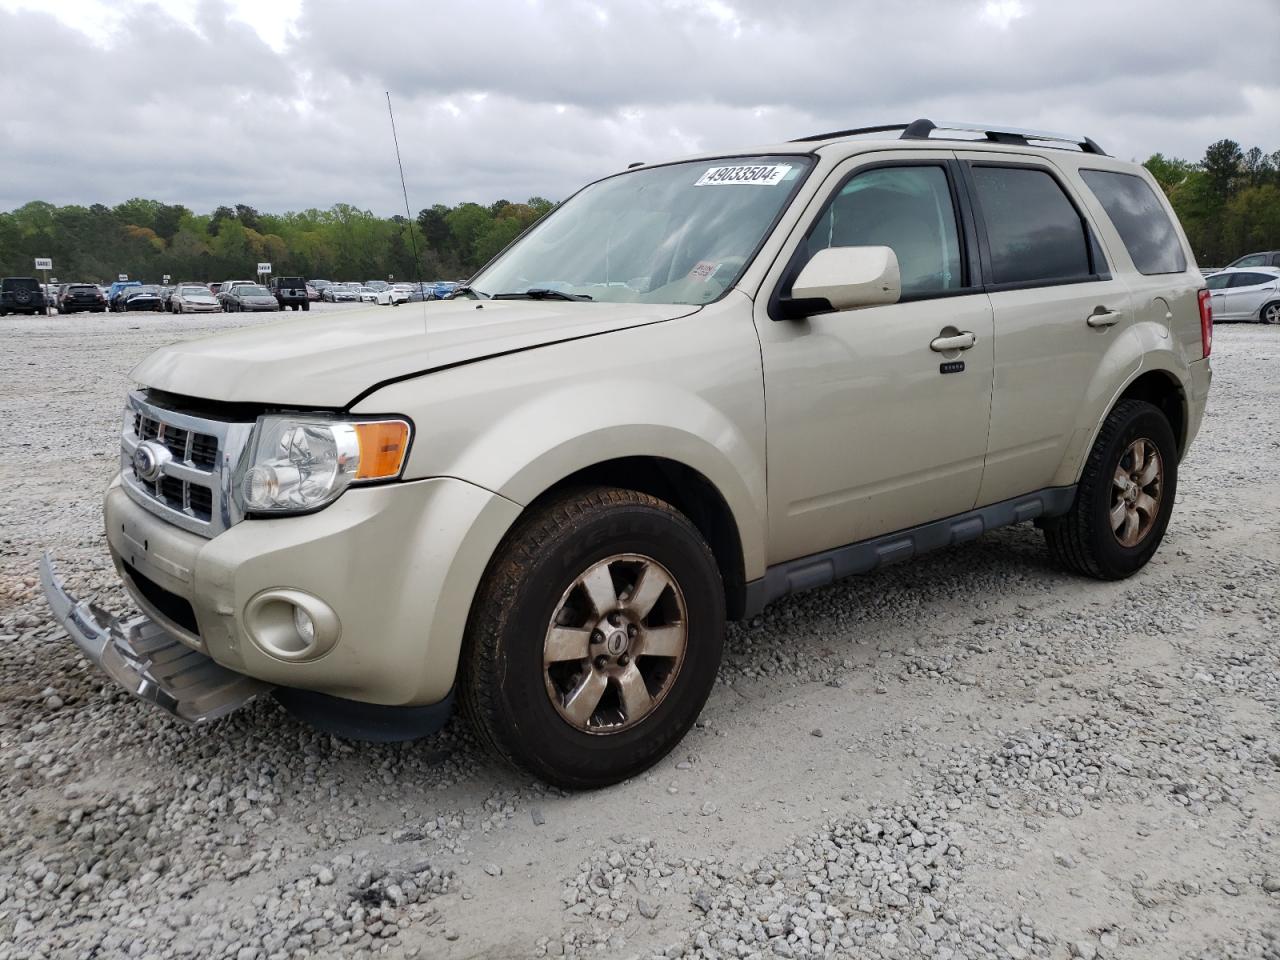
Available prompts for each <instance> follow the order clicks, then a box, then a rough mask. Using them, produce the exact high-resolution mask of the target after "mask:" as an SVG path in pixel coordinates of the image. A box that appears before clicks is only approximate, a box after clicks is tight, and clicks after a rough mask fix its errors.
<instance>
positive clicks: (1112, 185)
mask: <svg viewBox="0 0 1280 960" xmlns="http://www.w3.org/2000/svg"><path fill="white" fill-rule="evenodd" d="M1080 176H1081V177H1082V178H1083V180H1084V182H1085V184H1086V186H1088V188H1089V189H1090V190H1092V191H1093V195H1094V196H1095V197H1097V198H1098V202H1099V203H1100V204H1102V209H1104V210H1105V211H1107V216H1108V217H1110V218H1111V223H1112V224H1113V225H1114V226H1115V228H1116V233H1118V234H1120V239H1121V240H1122V241H1124V246H1125V249H1126V250H1128V251H1129V256H1130V258H1131V259H1132V260H1133V265H1134V266H1135V267H1137V269H1138V272H1139V273H1141V274H1145V275H1146V276H1152V275H1154V274H1160V273H1182V272H1183V271H1185V270H1186V269H1187V257H1186V254H1184V253H1183V252H1182V244H1181V243H1180V242H1179V241H1178V234H1177V231H1176V230H1174V227H1173V222H1172V221H1171V220H1170V219H1169V215H1168V214H1167V213H1165V210H1164V206H1163V204H1161V203H1160V199H1159V198H1158V197H1157V196H1156V195H1155V191H1153V190H1152V189H1151V185H1150V184H1149V183H1147V181H1145V180H1143V179H1142V178H1141V177H1139V176H1136V175H1134V174H1132V173H1117V172H1115V171H1112V170H1081V171H1080Z"/></svg>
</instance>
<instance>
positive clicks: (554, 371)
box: [356, 296, 767, 579]
mask: <svg viewBox="0 0 1280 960" xmlns="http://www.w3.org/2000/svg"><path fill="white" fill-rule="evenodd" d="M744 303H745V298H739V297H736V296H731V297H728V298H726V299H725V300H724V301H721V302H719V303H717V304H713V305H712V306H711V307H708V308H706V309H704V310H702V311H700V312H699V313H698V314H696V315H694V316H690V317H683V318H679V319H676V320H671V321H667V322H663V323H656V324H652V325H649V326H646V327H640V328H633V329H628V330H621V331H616V332H613V333H609V334H606V335H602V336H597V337H587V338H583V339H581V340H575V341H571V342H567V343H560V344H555V345H550V346H547V347H543V348H538V349H534V350H527V351H523V352H520V353H514V354H510V355H507V356H502V357H493V358H490V359H487V360H483V361H480V362H477V363H474V364H468V365H466V366H461V367H457V368H453V369H447V370H441V371H437V372H435V373H432V374H429V375H427V376H424V377H422V378H419V379H416V380H412V381H406V382H403V383H398V384H391V385H389V386H387V387H385V388H383V389H382V390H379V391H377V392H376V393H374V394H373V395H371V396H370V397H368V398H367V399H366V400H364V401H362V402H361V403H360V404H359V406H358V408H357V411H356V412H362V411H365V410H367V411H374V410H377V411H382V412H387V411H394V412H398V413H404V414H407V415H409V416H410V417H412V418H413V421H414V423H415V424H416V425H417V429H418V436H417V437H415V439H414V443H413V450H412V451H411V453H410V457H409V463H408V464H407V466H406V477H407V478H417V477H430V476H451V477H458V478H460V479H462V478H465V479H466V480H467V481H468V482H470V483H474V484H477V485H479V486H482V487H484V488H486V489H488V490H491V491H493V492H494V493H499V494H501V495H502V496H504V497H506V498H507V499H510V500H513V501H515V502H516V503H519V504H521V505H528V504H529V503H530V502H532V501H533V500H534V499H536V498H537V497H538V496H539V495H540V494H541V493H543V492H544V491H546V490H547V489H549V488H550V487H552V486H554V485H555V484H556V483H557V482H559V481H561V480H563V479H564V478H565V477H568V476H570V475H572V474H574V473H576V472H578V471H579V470H582V469H584V468H586V467H590V466H592V465H594V464H598V463H602V462H604V461H608V460H614V459H618V458H623V457H653V458H660V459H663V460H670V461H676V462H678V463H680V464H683V465H684V466H686V467H689V468H691V469H693V470H696V471H697V472H698V473H700V474H702V475H703V476H704V477H706V478H707V480H708V481H710V482H711V483H712V484H713V485H714V486H715V487H716V489H717V490H718V491H719V492H720V495H721V496H722V497H723V498H724V500H725V503H726V504H727V505H728V507H729V510H730V511H731V513H732V514H733V517H734V521H735V523H736V524H737V528H738V534H739V538H740V540H741V543H742V548H743V562H744V572H745V574H746V576H747V578H748V579H753V578H755V577H759V576H761V575H762V574H763V572H764V567H765V546H764V544H765V531H766V523H765V517H766V510H767V500H766V493H765V460H764V455H765V451H764V388H763V381H762V373H761V366H760V351H759V343H758V341H757V340H756V336H755V329H754V327H753V326H752V324H751V318H750V315H749V312H748V310H746V309H744Z"/></svg>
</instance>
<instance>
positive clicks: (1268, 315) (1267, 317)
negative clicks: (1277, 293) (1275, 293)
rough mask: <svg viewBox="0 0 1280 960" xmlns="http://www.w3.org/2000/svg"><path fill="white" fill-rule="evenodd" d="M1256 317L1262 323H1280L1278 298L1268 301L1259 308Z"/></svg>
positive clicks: (1279, 302)
mask: <svg viewBox="0 0 1280 960" xmlns="http://www.w3.org/2000/svg"><path fill="white" fill-rule="evenodd" d="M1258 319H1259V320H1261V321H1262V322H1263V323H1280V300H1275V301H1273V302H1271V303H1268V304H1267V305H1266V306H1264V307H1263V308H1262V309H1261V310H1259V311H1258Z"/></svg>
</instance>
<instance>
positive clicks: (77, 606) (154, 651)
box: [40, 553, 272, 724]
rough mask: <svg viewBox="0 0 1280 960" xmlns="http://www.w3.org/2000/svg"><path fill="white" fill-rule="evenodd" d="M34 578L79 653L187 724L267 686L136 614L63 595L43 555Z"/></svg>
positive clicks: (227, 709) (221, 713) (235, 705)
mask: <svg viewBox="0 0 1280 960" xmlns="http://www.w3.org/2000/svg"><path fill="white" fill-rule="evenodd" d="M40 582H41V583H42V585H43V586H44V594H45V598H46V599H47V600H48V601H49V606H50V608H51V609H52V610H53V616H54V619H56V620H57V621H58V622H59V623H60V624H62V627H63V629H65V630H66V631H67V633H68V634H70V635H71V639H72V640H74V641H75V643H76V646H78V647H79V648H80V650H81V652H82V653H84V655H85V656H86V657H88V658H89V659H90V660H92V661H93V662H94V663H95V664H97V665H98V666H99V667H101V668H102V670H103V672H105V673H106V674H107V676H109V677H110V678H111V679H112V680H114V681H115V682H116V683H118V684H119V685H120V686H122V687H124V688H125V689H126V690H128V691H129V692H130V693H132V694H133V695H134V696H135V697H137V698H139V699H140V700H145V701H147V702H148V703H153V704H155V705H156V706H157V707H160V708H161V709H162V710H164V711H166V712H168V713H171V714H173V715H174V716H175V717H177V718H179V719H180V720H185V721H187V722H188V723H194V724H202V723H211V722H212V721H214V720H217V719H219V718H221V717H225V716H226V715H227V714H229V713H232V712H234V711H235V710H238V709H239V708H240V707H242V706H244V705H245V704H246V703H248V702H249V701H250V700H252V699H253V698H254V697H256V696H258V695H259V694H263V693H266V692H268V691H269V690H271V689H272V685H271V684H269V683H263V682H262V681H261V680H255V679H253V678H252V677H246V676H245V675H244V674H241V673H236V672H235V671H233V670H228V669H227V668H226V667H223V666H220V665H218V664H217V663H215V662H214V661H213V660H211V659H210V658H209V657H206V656H205V655H204V654H202V653H200V652H199V651H197V650H192V649H191V648H190V647H188V646H187V645H186V644H184V643H183V642H182V641H180V640H177V639H175V638H174V637H173V636H172V635H171V634H169V633H168V632H166V631H165V630H164V629H163V628H162V627H160V626H159V624H156V623H154V622H153V621H152V620H150V619H148V618H147V617H143V616H139V617H136V618H134V619H132V620H128V621H126V622H124V623H122V622H121V621H120V620H119V619H118V618H117V617H113V616H112V615H111V614H109V613H107V611H105V610H103V609H102V608H101V607H99V606H97V605H96V604H92V603H89V602H88V601H85V600H76V598H75V597H73V596H71V594H69V593H67V591H66V588H65V587H64V586H63V583H62V580H61V578H59V577H58V575H57V573H55V572H54V569H53V561H52V560H50V558H49V555H48V554H47V553H46V554H45V555H44V556H43V557H41V559H40Z"/></svg>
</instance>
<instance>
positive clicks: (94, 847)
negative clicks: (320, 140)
mask: <svg viewBox="0 0 1280 960" xmlns="http://www.w3.org/2000/svg"><path fill="white" fill-rule="evenodd" d="M328 309H342V307H336V308H335V307H331V308H328ZM260 322H264V321H263V320H262V319H261V318H228V317H223V316H214V317H204V318H198V317H197V318H181V317H157V316H133V315H130V316H105V317H103V316H79V317H70V318H61V317H51V318H35V319H14V318H7V319H6V320H4V321H3V326H4V330H5V337H4V338H3V340H2V341H0V360H2V361H3V369H4V370H5V371H6V376H5V378H4V380H3V381H2V382H0V404H2V409H3V411H4V418H3V420H4V423H5V424H6V427H5V433H6V439H5V442H4V448H3V449H4V451H5V454H6V455H5V457H4V459H3V460H2V461H0V481H2V482H3V484H4V486H5V489H7V490H9V491H10V493H9V495H8V496H6V497H5V498H4V500H3V502H0V521H2V527H0V684H3V692H2V693H0V804H3V811H4V816H3V817H2V818H0V960H8V958H17V957H45V956H59V957H87V956H99V957H117V956H130V957H167V956H190V957H202V958H203V957H231V958H237V960H253V958H258V960H266V958H284V957H312V956H314V957H329V956H369V955H378V956H389V957H414V956H421V957H431V958H461V957H480V956H483V957H542V956H557V957H558V956H597V955H607V956H609V957H619V958H626V957H636V958H648V957H660V956H665V957H677V956H685V957H707V958H717V957H718V958H734V957H817V956H839V957H891V958H908V957H910V958H915V957H934V958H939V960H945V958H962V957H975V958H976V957H1008V958H1023V957H1064V958H1067V957H1083V958H1112V957H1115V958H1138V957H1143V958H1145V957H1160V958H1187V960H1191V958H1196V960H1198V958H1246V957H1248V958H1266V960H1280V644H1278V643H1277V631H1278V630H1280V594H1278V592H1277V586H1276V584H1277V578H1278V577H1280V492H1278V491H1277V489H1276V486H1275V478H1276V477H1277V475H1278V474H1280V416H1278V414H1280V329H1276V328H1258V327H1222V328H1220V329H1219V331H1218V335H1217V340H1216V343H1215V348H1214V353H1215V361H1214V362H1215V367H1216V371H1217V373H1216V380H1215V383H1214V387H1213V393H1212V397H1211V398H1210V402H1209V411H1208V414H1207V417H1206V420H1205V425H1204V429H1203V431H1202V432H1201V435H1200V438H1199V440H1198V441H1197V443H1196V445H1195V446H1194V447H1193V449H1192V452H1191V454H1190V456H1189V458H1188V459H1187V461H1186V462H1185V463H1184V465H1183V467H1182V476H1181V477H1180V485H1179V486H1180V489H1179V496H1178V509H1177V512H1176V513H1175V515H1174V519H1173V523H1172V526H1171V528H1170V532H1169V536H1168V537H1167V538H1166V541H1165V544H1164V546H1163V547H1162V549H1161V550H1160V552H1159V553H1158V554H1157V556H1156V558H1155V560H1154V561H1153V562H1152V564H1151V565H1150V566H1149V567H1148V568H1147V569H1146V570H1145V571H1144V572H1143V573H1141V574H1140V575H1138V576H1136V577H1134V578H1133V579H1132V580H1130V581H1127V582H1124V583H1118V584H1099V583H1095V582H1091V581H1085V580H1081V579H1077V578H1074V577H1071V576H1068V575H1065V574H1063V573H1060V572H1058V571H1057V570H1055V569H1053V568H1052V567H1050V566H1049V564H1048V563H1047V561H1046V558H1045V554H1044V551H1043V549H1042V545H1041V542H1040V535H1039V534H1038V533H1037V532H1036V531H1035V530H1034V529H1032V528H1031V527H1030V526H1023V527H1018V528H1013V529H1008V530H1003V531H999V532H997V533H995V534H992V535H990V536H987V537H985V538H983V539H982V540H980V541H978V542H975V543H971V544H967V545H964V546H961V547H957V548H955V549H953V550H950V551H947V552H944V553H941V554H938V555H934V556H932V557H930V558H928V559H926V560H923V561H921V562H918V563H915V564H913V565H909V566H905V567H899V568H894V569H891V570H889V571H885V572H883V573H880V574H877V575H875V576H871V577H866V578H861V579H856V580H852V581H847V582H845V583H841V584H837V585H835V586H832V587H829V588H827V589H824V590H820V591H817V592H814V593H811V594H807V595H804V596H800V597H796V598H792V599H789V600H786V601H784V602H780V603H778V604H776V605H774V606H772V607H770V608H769V609H768V610H767V611H766V612H765V614H764V615H763V616H762V617H758V618H756V619H755V620H753V621H752V622H751V623H749V624H736V625H733V626H731V628H730V631H729V643H728V648H727V655H726V660H725V664H724V667H723V669H722V671H721V676H720V681H721V682H720V684H719V686H718V687H717V690H716V692H715V693H714V694H713V696H712V698H711V702H710V703H709V705H708V706H707V709H706V711H705V712H704V715H703V718H702V719H701V721H700V722H699V723H698V726H697V728H696V729H695V730H694V731H692V732H691V733H690V735H689V737H688V738H687V739H686V740H685V742H684V743H683V744H681V746H680V747H679V748H678V750H677V751H676V753H674V754H673V755H672V756H671V757H669V758H668V759H667V760H665V761H664V762H662V763H661V764H659V765H658V766H657V767H656V768H655V769H654V770H652V771H651V772H650V774H649V775H648V776H645V777H642V778H639V779H636V780H634V781H631V782H628V783H626V784H623V785H621V786H618V787H615V788H613V789H609V790H605V791H601V792H598V793H593V794H581V795H566V794H562V793H560V792H558V791H554V790H549V789H547V788H545V787H543V786H541V785H540V784H538V783H535V782H532V781H530V780H528V779H526V778H523V777H522V776H521V775H519V774H517V773H514V772H512V771H510V770H507V769H504V768H501V767H499V766H496V765H494V764H492V763H491V762H490V761H489V760H488V759H486V758H485V756H484V755H483V754H482V753H481V752H480V751H479V750H478V749H477V747H476V745H475V743H474V741H473V739H472V737H471V734H470V733H469V731H468V730H467V728H466V726H465V724H463V723H459V722H455V723H453V724H451V725H450V726H449V727H448V728H446V729H445V730H444V731H443V732H442V733H441V734H439V735H438V736H436V737H434V738H431V739H429V740H425V741H420V742H417V743H411V744H398V745H389V746H388V745H383V746H369V745H362V744H355V743H350V742H345V741H340V740H336V739H333V738H331V737H328V736H324V735H320V734H317V733H315V732H313V731H312V730H310V729H309V728H307V727H305V726H303V725H301V724H299V723H298V722H296V721H295V720H293V719H292V718H290V717H289V716H288V715H286V714H285V713H284V712H283V711H281V710H280V709H279V708H278V707H276V706H275V705H274V703H272V702H269V701H268V702H262V703H255V704H253V705H251V706H250V707H249V708H247V709H245V710H243V711H241V712H240V713H239V714H237V715H236V716H234V717H232V718H230V719H228V720H226V721H223V722H221V723H219V724H217V725H215V726H214V727H212V728H211V729H205V730H198V731H197V730H192V729H188V728H186V727H183V726H181V725H179V724H178V723H177V722H176V721H173V720H170V719H169V718H167V717H165V716H163V715H161V714H160V713H158V712H155V711H153V710H151V709H149V708H147V707H145V706H144V705H141V704H139V703H136V702H134V701H133V700H131V699H130V698H129V697H127V696H126V695H124V694H121V693H118V692H117V691H115V690H113V689H111V688H110V687H109V686H107V685H106V684H105V682H104V680H103V679H102V678H101V677H100V676H99V675H98V673H97V672H96V671H95V670H94V669H92V668H91V667H89V666H88V664H87V663H86V662H85V661H84V660H83V659H82V658H81V657H80V656H79V655H78V653H77V652H76V651H75V649H74V647H73V646H72V645H71V643H70V641H69V640H67V639H66V638H65V637H64V636H63V635H62V634H61V632H60V631H59V629H57V628H55V627H54V626H52V625H51V624H50V622H49V618H48V616H47V614H46V611H45V608H44V605H43V603H42V600H41V598H40V596H39V590H38V587H37V581H36V573H35V566H36V561H37V557H38V554H39V551H40V550H41V549H42V548H43V547H46V546H47V547H48V548H50V549H51V550H52V551H53V552H54V554H55V555H56V556H57V557H58V559H59V561H60V564H61V567H62V570H63V571H64V573H65V574H66V576H67V580H68V584H69V586H70V587H71V588H72V589H73V591H75V592H77V593H79V594H81V595H90V594H97V595H98V596H99V597H100V599H101V600H102V602H103V603H104V605H106V606H108V607H110V608H112V609H115V610H117V611H123V610H125V609H126V608H125V607H124V601H123V600H122V597H121V594H120V591H119V590H118V588H117V587H116V585H115V582H114V576H113V574H112V573H111V571H110V565H109V561H108V558H107V553H106V546H105V543H104V539H103V536H102V533H101V530H100V527H101V521H100V514H99V509H100V507H99V497H100V493H101V490H102V489H103V488H104V487H105V485H106V483H107V481H108V479H109V478H110V476H111V474H112V472H113V470H114V469H115V463H116V458H117V450H116V443H115V440H114V437H115V434H116V431H117V427H118V422H119V411H120V409H121V397H122V394H123V392H124V390H125V389H126V387H127V385H128V379H127V375H128V371H129V369H130V367H131V366H132V365H133V364H134V363H135V362H136V361H137V360H139V359H141V358H142V357H143V356H144V355H146V354H147V353H148V352H149V351H150V350H151V349H153V348H154V347H156V346H159V345H161V344H163V343H167V342H170V341H173V340H175V339H184V338H188V337H193V336H198V335H201V334H203V333H206V332H208V331H211V330H215V329H221V328H225V327H228V326H237V325H240V324H246V323H260Z"/></svg>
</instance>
